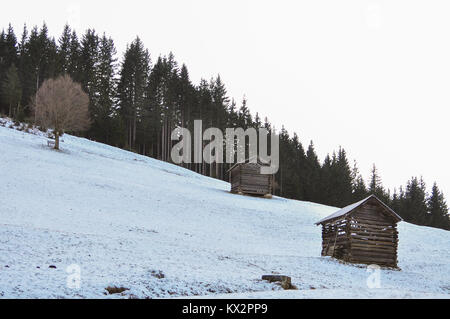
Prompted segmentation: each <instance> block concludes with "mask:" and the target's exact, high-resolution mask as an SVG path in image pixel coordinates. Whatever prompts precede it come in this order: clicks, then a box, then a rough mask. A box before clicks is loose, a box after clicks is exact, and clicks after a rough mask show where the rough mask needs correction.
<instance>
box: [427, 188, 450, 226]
mask: <svg viewBox="0 0 450 319" xmlns="http://www.w3.org/2000/svg"><path fill="white" fill-rule="evenodd" d="M427 205H428V211H429V214H430V221H429V225H430V226H433V227H439V228H443V229H447V230H450V216H449V214H448V207H447V203H446V202H445V199H444V194H442V192H441V191H440V190H439V188H438V186H437V184H436V183H434V184H433V188H432V191H431V196H430V197H429V198H428V201H427Z"/></svg>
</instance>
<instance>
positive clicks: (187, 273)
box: [0, 126, 450, 298]
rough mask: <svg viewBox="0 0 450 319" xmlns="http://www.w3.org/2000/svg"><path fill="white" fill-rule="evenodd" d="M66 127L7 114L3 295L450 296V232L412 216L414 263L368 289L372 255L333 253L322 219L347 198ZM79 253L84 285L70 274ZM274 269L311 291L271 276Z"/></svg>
mask: <svg viewBox="0 0 450 319" xmlns="http://www.w3.org/2000/svg"><path fill="white" fill-rule="evenodd" d="M64 140H65V142H64V143H62V148H63V150H62V151H60V152H56V151H53V150H51V149H49V148H48V147H47V145H46V138H45V137H44V136H39V135H32V134H28V133H24V132H19V131H16V130H14V129H10V128H7V127H1V126H0V297H3V298H10V297H21V298H61V297H62V298H78V297H88V298H104V297H120V298H127V297H130V296H136V297H139V298H145V297H151V298H156V297H182V296H194V295H197V296H204V295H211V294H220V296H221V297H233V296H238V297H275V298H276V297H280V298H297V297H325V298H328V297H350V298H352V297H429V296H434V297H449V293H450V275H449V274H450V263H449V261H450V260H449V256H450V233H449V232H446V231H442V230H436V229H430V228H425V227H417V226H413V225H409V224H406V223H401V224H400V226H399V232H400V235H399V236H400V244H399V266H400V267H401V268H402V271H391V270H381V273H380V279H381V287H382V288H381V289H369V288H368V287H367V278H368V276H369V275H370V273H368V272H367V270H366V268H363V267H357V266H352V265H344V264H341V263H339V262H337V261H335V260H332V259H330V258H323V257H320V247H321V237H320V233H321V230H320V228H319V227H316V226H314V222H316V221H317V220H319V219H321V218H322V217H324V216H327V215H329V214H330V213H332V212H334V211H335V210H336V209H335V208H332V207H327V206H323V205H318V204H313V203H306V202H299V201H292V200H286V199H283V198H273V199H271V200H269V199H258V198H252V197H244V196H238V195H232V194H230V193H229V192H228V190H229V185H228V184H227V183H225V182H221V181H217V180H214V179H210V178H207V177H203V176H200V175H198V174H195V173H193V172H191V171H188V170H185V169H182V168H180V167H177V166H174V165H170V164H167V163H163V162H160V161H157V160H154V159H150V158H147V157H143V156H139V155H136V154H134V153H130V152H126V151H123V150H120V149H117V148H113V147H109V146H106V145H103V144H99V143H95V142H91V141H89V140H86V139H81V138H76V137H73V136H69V135H66V136H64ZM73 264H75V265H79V267H80V269H81V287H80V289H72V288H69V287H68V286H67V279H68V276H69V275H70V274H69V273H68V272H66V270H67V267H68V266H69V265H73ZM51 265H52V266H55V267H56V268H49V266H51ZM272 272H274V273H280V274H285V275H289V276H292V278H293V283H294V284H295V285H296V286H297V287H298V288H299V290H297V291H287V292H286V291H281V290H280V288H279V287H278V286H276V285H274V284H269V283H266V282H263V281H261V280H260V278H261V275H264V274H270V273H272ZM161 274H163V275H161ZM108 286H121V287H126V288H129V289H130V290H128V291H127V292H125V293H124V295H113V296H110V295H108V296H106V295H105V294H104V293H105V288H106V287H108ZM229 293H234V294H231V295H230V294H229Z"/></svg>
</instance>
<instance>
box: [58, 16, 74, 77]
mask: <svg viewBox="0 0 450 319" xmlns="http://www.w3.org/2000/svg"><path fill="white" fill-rule="evenodd" d="M71 40H72V31H71V30H70V26H69V25H68V24H66V25H65V26H64V31H63V33H62V35H61V37H60V38H59V40H58V44H59V45H58V50H57V51H58V64H57V74H59V75H62V74H69V66H70V63H71V61H70V58H71V56H70V45H71Z"/></svg>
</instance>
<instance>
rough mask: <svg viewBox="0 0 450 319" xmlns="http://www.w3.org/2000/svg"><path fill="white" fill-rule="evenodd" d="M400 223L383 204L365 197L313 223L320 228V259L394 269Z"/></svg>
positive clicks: (399, 218) (398, 217)
mask: <svg viewBox="0 0 450 319" xmlns="http://www.w3.org/2000/svg"><path fill="white" fill-rule="evenodd" d="M400 221H402V218H401V217H400V216H398V215H397V214H396V213H395V212H394V211H393V210H392V209H390V208H389V207H388V206H387V205H386V204H384V203H383V202H382V201H381V200H379V199H378V198H377V197H376V196H374V195H372V196H369V197H367V198H366V199H364V200H362V201H360V202H358V203H355V204H352V205H349V206H347V207H345V208H343V209H341V210H339V211H337V212H335V213H334V214H332V215H330V216H328V217H326V218H324V219H322V220H321V221H319V222H317V223H316V225H322V256H331V257H334V258H337V259H340V260H343V261H346V262H350V263H356V264H376V265H379V266H385V267H393V268H397V243H398V232H397V223H398V222H400Z"/></svg>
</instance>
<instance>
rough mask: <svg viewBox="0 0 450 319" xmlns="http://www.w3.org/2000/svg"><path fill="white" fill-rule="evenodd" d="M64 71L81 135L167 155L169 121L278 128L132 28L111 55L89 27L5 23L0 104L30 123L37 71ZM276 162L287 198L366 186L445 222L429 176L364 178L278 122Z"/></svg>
mask: <svg viewBox="0 0 450 319" xmlns="http://www.w3.org/2000/svg"><path fill="white" fill-rule="evenodd" d="M62 74H68V75H70V76H71V77H72V78H73V79H74V80H75V81H76V82H79V83H81V85H82V87H83V89H84V90H85V92H86V93H87V94H88V95H89V98H90V105H89V111H90V114H91V118H92V121H93V124H92V126H91V129H90V130H89V131H88V132H87V133H83V135H82V136H85V137H87V138H90V139H92V140H96V141H99V142H102V143H107V144H110V145H113V146H117V147H121V148H124V149H127V150H131V151H134V152H137V153H139V154H143V155H146V156H151V157H154V158H157V159H160V160H163V161H169V162H170V151H171V148H172V145H173V144H172V141H171V139H170V135H171V132H172V130H173V129H174V128H176V127H184V128H188V129H190V130H191V132H192V131H193V124H194V120H197V119H201V120H202V121H203V130H205V129H207V128H208V127H217V128H220V129H222V130H223V131H224V130H225V128H228V127H241V128H244V129H247V128H250V127H253V128H259V127H265V128H267V129H268V130H269V131H272V130H274V131H277V130H276V129H275V127H273V126H272V125H271V123H270V122H269V121H268V119H267V118H264V119H262V118H261V117H260V115H259V114H258V113H256V114H255V115H254V116H253V115H252V114H251V113H250V110H249V108H248V106H247V100H246V98H245V97H244V98H243V99H242V100H240V101H238V102H237V101H236V100H234V99H232V98H230V97H229V96H228V95H227V90H226V87H225V85H224V83H223V82H222V80H221V78H220V76H217V77H215V78H211V79H209V80H206V79H202V80H201V81H200V83H199V84H194V83H192V82H191V80H190V78H189V72H188V69H187V67H186V65H184V64H182V65H179V64H178V63H177V61H176V60H175V58H174V55H173V54H172V53H169V54H168V55H167V56H159V57H158V58H156V59H155V60H154V61H153V60H152V59H151V56H150V53H149V52H148V50H147V49H146V48H145V47H144V44H143V43H142V41H141V40H140V39H139V38H138V37H137V38H136V39H135V40H134V41H133V42H131V43H130V44H129V45H128V46H127V48H126V51H125V53H124V55H123V57H122V59H121V60H120V61H119V60H118V58H117V52H116V48H115V45H114V41H113V39H111V38H110V37H108V36H106V35H105V34H103V35H99V34H97V33H96V32H95V30H92V29H89V30H87V31H86V32H85V33H84V34H82V35H81V36H78V35H77V33H76V32H75V31H74V30H72V29H71V28H70V26H68V25H66V26H65V27H64V30H63V33H62V34H61V36H60V37H59V38H58V39H57V40H55V39H54V38H52V37H50V36H49V34H48V29H47V27H46V25H45V24H44V25H43V26H42V27H41V28H40V29H39V28H38V27H33V28H32V29H31V30H30V31H29V30H28V29H27V27H26V26H24V30H23V32H22V35H21V37H20V39H18V38H17V37H16V35H15V33H14V30H13V28H12V27H11V25H10V26H9V27H8V29H7V30H6V31H5V30H4V31H2V33H1V34H0V79H1V81H0V85H1V89H0V112H2V113H3V114H6V115H8V116H10V117H12V118H14V119H16V120H17V121H29V122H33V114H32V112H31V109H30V104H31V103H30V101H31V100H32V99H33V97H34V95H35V94H36V91H37V89H38V88H39V87H40V85H41V84H42V82H43V81H44V80H45V79H48V78H53V77H56V76H58V75H62ZM277 132H278V133H279V134H280V170H279V172H278V173H277V174H276V176H275V180H276V185H277V187H276V189H275V194H276V195H280V196H283V197H287V198H292V199H299V200H307V201H313V202H317V203H322V204H326V205H332V206H337V207H343V206H346V205H348V204H350V203H353V202H355V201H358V200H361V199H363V198H365V197H366V196H368V195H369V194H375V195H377V196H378V197H379V198H380V199H382V200H383V201H385V202H386V203H387V204H388V205H390V206H391V207H393V209H394V210H395V211H396V212H398V213H399V214H400V215H401V216H402V217H403V218H404V219H405V220H406V221H409V222H412V223H416V224H419V225H427V226H433V227H439V228H444V229H450V220H449V215H448V208H447V205H446V203H445V199H444V196H443V194H442V192H441V191H440V190H439V188H438V186H437V185H436V184H434V186H433V188H432V192H431V194H427V192H426V187H425V183H424V181H423V180H422V179H418V178H416V177H414V178H412V179H411V180H410V181H408V183H407V185H406V187H400V188H399V190H398V191H396V190H395V191H394V193H393V194H391V193H390V191H389V190H386V189H385V188H384V187H383V185H382V182H381V179H380V177H379V175H378V172H377V170H376V168H375V166H374V167H373V170H372V174H371V176H370V178H369V180H368V183H366V182H365V180H364V178H363V177H362V176H361V174H360V173H359V171H358V168H357V165H356V163H354V164H353V165H351V164H350V163H349V161H348V158H347V155H346V152H345V150H344V149H342V148H340V149H339V150H338V151H337V152H334V153H332V154H331V155H327V156H326V158H325V159H324V161H323V162H320V161H319V159H318V156H317V154H316V152H315V150H314V145H313V143H312V142H311V143H310V144H309V146H308V148H307V149H306V150H305V149H304V147H303V145H302V143H301V141H300V139H299V137H298V136H297V134H295V133H294V134H293V135H292V136H291V135H290V134H289V133H288V132H287V131H286V130H285V129H284V128H282V129H281V130H280V131H277ZM184 166H185V167H186V168H188V169H191V170H194V171H196V172H198V173H201V174H204V175H208V176H211V177H214V178H219V179H224V180H226V179H227V173H226V172H227V170H228V169H229V167H230V165H229V164H211V165H209V164H206V163H201V164H184Z"/></svg>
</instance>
